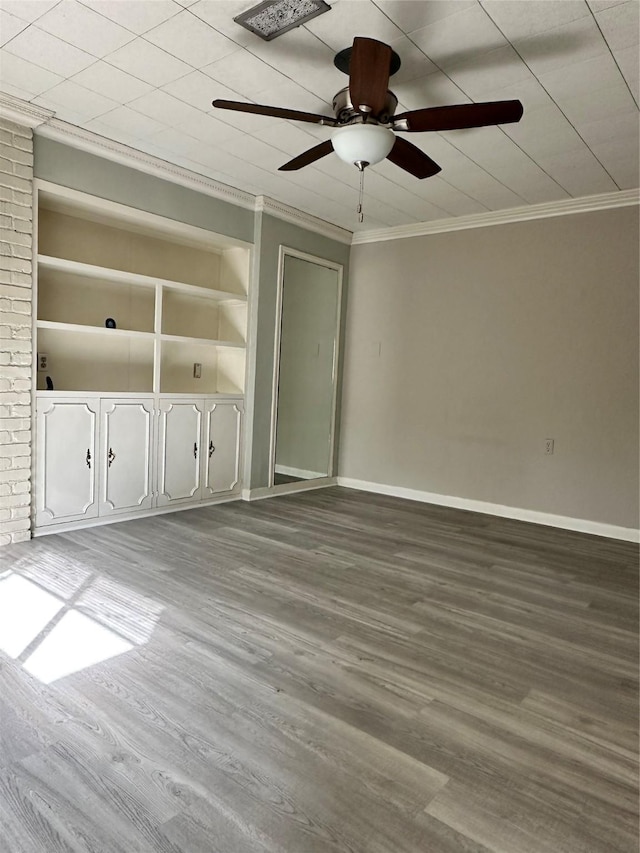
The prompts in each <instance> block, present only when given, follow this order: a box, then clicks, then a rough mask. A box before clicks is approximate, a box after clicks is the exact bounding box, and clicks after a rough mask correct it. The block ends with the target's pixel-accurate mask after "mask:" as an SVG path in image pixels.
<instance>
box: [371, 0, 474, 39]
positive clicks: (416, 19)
mask: <svg viewBox="0 0 640 853" xmlns="http://www.w3.org/2000/svg"><path fill="white" fill-rule="evenodd" d="M475 5H476V2H475V0H457V2H455V3H422V2H420V0H418V2H416V0H376V6H377V7H378V8H379V9H381V10H382V11H383V12H384V13H385V15H387V16H388V17H389V18H391V20H392V21H394V22H395V23H396V25H397V26H398V27H399V28H400V29H401V30H402V31H403V32H405V33H413V32H415V31H416V30H421V29H423V28H424V27H428V26H429V24H433V23H434V22H435V21H438V20H440V18H447V17H449V15H455V14H456V12H463V11H464V10H465V9H470V8H472V7H473V6H475Z"/></svg>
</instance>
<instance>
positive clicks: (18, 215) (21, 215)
mask: <svg viewBox="0 0 640 853" xmlns="http://www.w3.org/2000/svg"><path fill="white" fill-rule="evenodd" d="M0 213H2V214H3V215H6V216H13V218H14V219H21V220H24V221H25V222H32V220H33V211H32V208H31V207H28V206H27V205H22V204H14V203H13V202H12V201H11V200H4V201H0Z"/></svg>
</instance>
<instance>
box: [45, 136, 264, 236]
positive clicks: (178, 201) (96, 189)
mask: <svg viewBox="0 0 640 853" xmlns="http://www.w3.org/2000/svg"><path fill="white" fill-rule="evenodd" d="M34 173H35V177H36V178H40V179H42V180H45V181H51V182H52V183H54V184H61V185H62V186H64V187H69V188H70V189H73V190H79V191H81V192H85V193H89V194H90V195H95V196H98V198H104V199H108V200H109V201H115V202H119V203H120V204H126V205H129V207H134V208H136V209H138V210H144V211H147V212H148V213H155V214H157V215H158V216H166V217H167V219H175V220H177V221H178V222H185V223H187V224H188V225H196V226H197V227H198V228H206V229H208V230H209V231H215V232H216V234H225V235H226V236H227V237H234V238H236V239H238V240H245V241H247V242H249V243H250V242H252V241H253V219H254V213H253V211H252V210H247V209H246V208H243V207H238V206H237V205H234V204H230V203H229V202H226V201H222V200H221V199H218V198H213V197H212V196H208V195H205V194H204V193H199V192H196V190H192V189H188V188H187V187H181V186H180V185H179V184H174V183H172V182H171V181H164V180H162V179H161V178H157V177H155V176H154V175H147V174H145V173H144V172H138V171H137V170H136V169H131V168H129V167H128V166H122V165H120V164H119V163H114V162H113V161H111V160H105V159H103V158H102V157H97V156H96V155H95V154H89V153H87V152H86V151H79V150H78V149H76V148H70V147H69V146H67V145H62V144H61V143H59V142H54V141H53V140H51V139H46V138H44V137H41V136H37V135H36V137H35V145H34Z"/></svg>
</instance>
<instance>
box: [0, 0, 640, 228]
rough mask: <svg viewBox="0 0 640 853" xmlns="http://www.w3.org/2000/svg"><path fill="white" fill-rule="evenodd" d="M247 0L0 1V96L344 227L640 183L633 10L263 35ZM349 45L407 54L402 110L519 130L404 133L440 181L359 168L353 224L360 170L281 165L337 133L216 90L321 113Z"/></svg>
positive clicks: (476, 13) (312, 25) (443, 13)
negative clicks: (449, 111)
mask: <svg viewBox="0 0 640 853" xmlns="http://www.w3.org/2000/svg"><path fill="white" fill-rule="evenodd" d="M250 5H251V3H250V2H248V0H153V2H148V0H0V25H1V26H2V38H1V41H2V42H4V44H3V45H0V91H2V92H5V93H7V94H8V95H12V96H15V97H18V98H22V99H23V100H26V101H34V102H36V103H38V104H41V105H44V106H47V107H48V108H50V109H52V110H54V111H55V112H56V115H57V116H58V117H59V118H63V119H65V120H66V121H68V122H71V123H73V124H78V125H79V126H82V127H86V128H88V129H90V130H93V131H94V132H97V133H100V134H101V135H103V136H105V137H107V138H111V139H115V140H117V141H120V142H124V143H126V144H129V145H131V146H132V147H134V148H137V149H139V150H140V151H146V152H148V153H150V154H155V155H156V156H160V157H162V158H163V159H166V160H167V161H169V162H173V163H176V164H181V165H183V166H185V167H188V168H193V169H195V170H196V171H198V172H199V173H201V174H203V175H208V176H210V177H212V178H214V179H216V180H222V181H223V182H224V183H227V184H229V185H231V186H237V187H238V188H240V189H243V190H246V191H248V192H255V193H264V194H267V195H270V196H272V197H274V198H276V199H280V200H281V201H284V202H287V203H290V204H294V205H296V206H299V207H301V208H302V209H304V210H306V211H308V212H310V213H315V214H316V215H318V216H321V217H323V218H328V219H329V220H330V221H335V222H336V223H337V224H339V225H342V226H344V227H347V228H350V229H352V230H359V229H360V228H362V227H365V228H367V227H368V228H371V227H376V224H374V223H377V224H378V225H382V224H388V225H392V224H394V225H395V224H402V223H405V222H416V221H420V220H432V219H442V218H445V217H447V216H464V215H467V214H473V213H480V212H483V211H486V210H502V209H507V208H509V207H514V206H521V205H523V204H535V203H537V202H546V201H552V200H554V199H562V198H569V197H580V196H583V195H594V194H596V193H600V192H610V191H615V190H616V189H627V188H631V187H635V186H637V182H638V175H637V171H638V160H639V156H638V103H637V99H638V82H639V80H638V78H639V76H640V75H639V72H638V22H637V15H638V8H639V4H638V2H637V0H589V2H583V0H486V2H478V0H335V2H333V3H332V7H333V8H332V9H331V11H329V12H328V13H327V14H325V15H321V16H319V17H317V18H316V19H314V20H313V21H311V22H309V23H308V24H307V25H306V26H303V27H299V28H297V29H295V30H292V31H290V32H288V33H286V34H284V35H283V36H281V37H279V38H277V39H274V40H273V41H270V42H265V41H263V40H261V39H259V38H258V37H256V36H255V35H253V34H251V33H249V32H248V31H247V30H245V29H244V28H242V27H240V26H239V25H238V24H236V23H235V22H234V21H233V17H234V16H235V15H238V14H239V13H240V12H243V11H245V10H246V9H247V7H248V6H250ZM355 36H370V37H374V38H378V39H380V40H382V41H384V42H385V43H388V44H391V46H392V48H393V49H394V50H395V51H396V52H397V53H398V55H399V56H400V58H401V60H402V65H401V68H400V70H399V72H398V73H397V75H396V76H395V77H392V78H391V80H390V84H389V85H390V88H391V89H392V90H393V91H394V92H395V94H396V96H397V98H398V102H399V106H398V112H402V111H406V110H415V109H422V108H427V107H434V106H446V105H448V104H464V103H469V102H481V101H494V100H510V99H514V98H517V99H520V100H521V101H522V103H523V105H524V116H523V118H522V120H521V121H520V122H519V123H515V124H509V125H504V126H503V127H502V128H496V127H487V128H478V129H474V130H467V131H462V130H461V131H451V132H442V133H440V134H438V133H413V134H406V138H407V139H408V140H410V141H411V142H412V143H414V144H415V145H417V146H418V147H419V148H420V149H422V150H423V151H425V152H426V153H428V154H429V156H431V157H432V158H433V159H435V160H436V162H438V163H439V164H440V165H441V167H442V171H441V172H440V173H439V175H437V176H436V177H433V178H429V179H427V180H423V181H419V180H417V179H416V178H414V177H412V176H411V175H410V174H408V173H407V172H406V171H404V170H402V169H400V168H399V167H397V166H395V165H394V164H392V163H390V162H389V161H385V162H383V163H380V164H377V165H375V166H373V167H371V168H370V169H368V170H367V172H366V173H365V212H366V216H367V220H366V221H365V223H364V225H363V226H361V225H360V224H359V223H358V221H357V217H356V214H355V206H356V204H357V195H358V193H357V187H358V173H357V170H356V169H355V168H354V167H352V166H349V165H347V164H345V163H343V162H342V161H340V160H339V159H338V157H337V155H335V154H330V155H328V156H327V157H324V158H323V159H322V160H320V161H318V162H317V163H316V164H314V165H312V166H309V167H306V168H304V169H301V170H298V171H295V172H286V173H284V172H279V171H278V167H279V166H280V165H282V164H283V163H284V162H286V161H287V160H288V159H290V158H291V157H294V156H297V155H298V154H301V153H302V152H303V151H305V150H307V149H308V148H311V147H313V146H314V145H316V144H318V142H320V141H324V140H326V139H329V138H330V136H331V128H328V127H322V126H320V125H317V124H308V123H298V122H292V121H283V120H280V119H276V118H273V117H266V116H257V115H249V114H246V113H245V114H243V113H240V112H231V111H225V110H216V109H214V108H213V107H212V105H211V101H212V100H213V99H214V98H226V99H230V100H239V101H245V100H246V101H247V102H254V103H263V104H270V105H275V106H281V107H285V108H286V107H290V108H292V109H297V110H304V111H308V112H312V113H320V114H330V115H331V114H332V112H331V111H332V107H331V101H332V98H333V96H334V94H335V93H336V92H338V91H339V90H340V89H342V88H344V87H346V86H347V85H348V78H347V77H346V76H345V75H344V74H342V73H341V72H340V71H338V69H337V68H335V66H334V64H333V59H334V54H335V52H336V51H337V50H339V49H342V48H344V47H347V46H349V45H351V44H352V42H353V38H354V37H355ZM367 181H368V183H367ZM367 187H368V190H367ZM367 202H370V203H369V207H368V210H367Z"/></svg>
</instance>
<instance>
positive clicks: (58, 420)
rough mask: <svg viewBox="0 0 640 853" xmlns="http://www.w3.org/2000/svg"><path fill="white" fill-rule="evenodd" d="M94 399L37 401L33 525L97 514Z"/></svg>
mask: <svg viewBox="0 0 640 853" xmlns="http://www.w3.org/2000/svg"><path fill="white" fill-rule="evenodd" d="M98 408H99V401H98V400H89V401H88V402H86V401H82V402H80V401H78V400H54V399H51V398H48V399H40V400H38V404H37V408H36V413H37V414H36V434H37V451H36V452H37V457H36V517H35V522H36V526H37V527H40V526H42V525H45V524H59V523H63V522H69V521H80V520H84V519H88V518H95V517H96V516H97V515H98V500H97V488H96V486H97V480H96V463H97V461H98V460H97V458H96V447H97V440H96V439H97V433H98Z"/></svg>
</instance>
